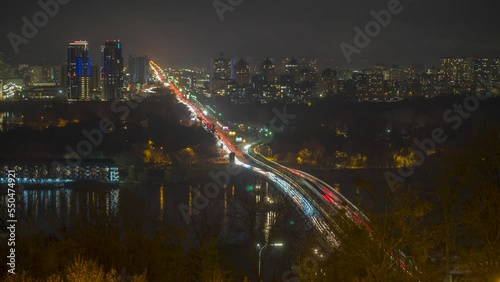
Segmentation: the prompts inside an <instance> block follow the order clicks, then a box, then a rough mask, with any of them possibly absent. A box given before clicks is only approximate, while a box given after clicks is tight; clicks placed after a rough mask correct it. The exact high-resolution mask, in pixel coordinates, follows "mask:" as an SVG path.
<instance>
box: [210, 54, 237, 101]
mask: <svg viewBox="0 0 500 282" xmlns="http://www.w3.org/2000/svg"><path fill="white" fill-rule="evenodd" d="M211 78H212V79H211V85H210V88H211V89H212V90H213V92H216V93H217V94H219V95H225V94H226V93H225V89H226V88H227V85H228V84H229V82H231V80H232V79H233V78H234V62H233V60H231V59H229V58H226V57H224V54H220V56H219V58H216V59H213V60H212V64H211Z"/></svg>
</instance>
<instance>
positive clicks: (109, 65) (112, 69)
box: [101, 40, 123, 101]
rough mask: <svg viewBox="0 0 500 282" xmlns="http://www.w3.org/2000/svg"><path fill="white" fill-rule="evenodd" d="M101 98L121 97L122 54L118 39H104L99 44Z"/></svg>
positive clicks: (112, 98) (115, 98)
mask: <svg viewBox="0 0 500 282" xmlns="http://www.w3.org/2000/svg"><path fill="white" fill-rule="evenodd" d="M101 87H102V96H101V98H102V99H104V100H107V101H113V100H119V99H122V98H123V93H122V89H123V56H122V44H121V43H120V40H106V41H105V42H104V44H103V45H101Z"/></svg>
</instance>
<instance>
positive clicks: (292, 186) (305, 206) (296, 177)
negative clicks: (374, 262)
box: [151, 62, 408, 272]
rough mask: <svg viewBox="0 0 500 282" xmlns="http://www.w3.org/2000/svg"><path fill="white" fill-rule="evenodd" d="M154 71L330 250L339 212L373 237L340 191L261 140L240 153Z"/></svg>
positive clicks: (208, 117)
mask: <svg viewBox="0 0 500 282" xmlns="http://www.w3.org/2000/svg"><path fill="white" fill-rule="evenodd" d="M151 68H152V69H153V71H154V72H155V74H156V76H157V78H158V79H159V80H160V81H161V82H162V83H163V84H164V86H166V87H169V88H170V89H171V90H172V91H173V93H174V94H175V95H176V97H177V99H178V100H179V102H181V103H183V104H185V105H186V106H187V107H188V109H189V110H190V111H191V112H192V114H193V115H194V116H196V117H197V118H198V119H200V121H201V123H202V125H203V126H204V128H205V129H207V130H208V131H209V132H211V133H213V134H214V136H215V138H216V139H217V141H218V142H220V143H222V144H223V148H224V149H225V150H226V152H227V153H228V154H229V153H230V152H234V153H235V155H236V158H235V163H236V164H238V165H241V166H243V167H245V168H247V169H249V170H252V171H254V172H255V173H257V174H260V175H262V176H263V177H264V178H266V179H267V180H268V181H269V182H271V183H273V184H274V185H275V186H276V187H277V188H278V189H280V190H281V191H282V192H283V193H284V194H285V195H286V196H288V197H289V198H290V199H291V200H292V201H293V202H294V203H295V205H296V207H297V208H298V209H300V211H301V212H302V213H303V214H304V215H305V217H306V218H307V219H309V221H310V223H311V224H312V226H313V227H314V228H315V230H316V231H317V232H318V234H319V235H320V236H321V237H322V238H323V239H325V241H326V242H327V243H329V244H330V246H331V247H337V246H338V244H339V240H338V237H337V235H339V234H342V232H343V231H342V230H341V228H340V227H339V226H338V225H337V224H336V220H338V217H337V215H338V214H339V213H343V214H344V215H346V216H347V217H348V218H349V220H350V221H352V222H353V223H354V224H357V225H358V226H360V227H361V228H363V229H365V230H366V231H367V232H369V233H370V235H373V230H372V229H371V228H370V225H369V224H370V221H369V219H368V218H367V217H366V216H365V215H364V214H363V213H362V212H361V211H360V210H359V209H358V208H357V207H356V206H355V205H354V204H352V203H351V202H350V201H349V200H348V199H346V198H345V197H344V196H343V195H342V194H341V193H340V192H338V191H337V190H335V189H334V188H333V187H331V186H330V185H328V184H327V183H325V182H324V181H322V180H321V179H318V178H317V177H314V176H312V175H310V174H308V173H306V172H303V171H300V170H296V169H292V168H288V167H286V166H283V165H281V164H279V163H276V162H273V161H271V160H269V159H267V158H265V157H264V156H262V155H260V154H258V153H257V150H258V148H259V147H260V146H262V145H263V144H264V142H262V141H256V142H253V143H250V144H246V145H243V146H241V149H240V150H238V149H237V148H236V146H235V145H234V144H232V143H231V142H230V141H229V140H228V138H227V137H226V136H225V132H223V131H221V130H220V129H219V128H218V126H217V125H216V122H217V117H215V116H212V115H211V114H210V111H209V110H207V109H206V107H204V106H203V105H202V104H201V103H199V102H198V101H197V100H195V101H193V102H191V101H189V100H187V99H186V98H185V97H184V95H183V94H182V93H181V91H179V89H178V88H177V87H176V85H175V84H174V83H173V82H172V81H169V82H165V81H164V80H165V79H166V78H165V77H164V75H163V73H162V70H161V68H160V67H159V66H158V65H157V64H155V63H154V62H151ZM194 104H196V105H194ZM372 238H373V236H372ZM394 261H398V265H399V266H400V267H401V269H403V270H405V272H408V271H407V266H406V264H405V263H404V261H403V260H402V259H394Z"/></svg>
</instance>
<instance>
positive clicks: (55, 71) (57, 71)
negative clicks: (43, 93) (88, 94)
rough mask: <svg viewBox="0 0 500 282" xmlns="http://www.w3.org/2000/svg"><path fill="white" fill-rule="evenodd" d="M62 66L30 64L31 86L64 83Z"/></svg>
mask: <svg viewBox="0 0 500 282" xmlns="http://www.w3.org/2000/svg"><path fill="white" fill-rule="evenodd" d="M62 76H63V73H62V66H60V65H45V66H43V65H34V66H30V83H29V84H30V86H60V85H62V84H61V83H62Z"/></svg>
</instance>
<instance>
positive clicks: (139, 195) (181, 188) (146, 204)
mask: <svg viewBox="0 0 500 282" xmlns="http://www.w3.org/2000/svg"><path fill="white" fill-rule="evenodd" d="M89 185H90V184H89ZM204 185H205V183H202V182H197V183H191V184H141V185H138V184H127V185H122V186H113V188H102V187H100V188H93V187H89V188H78V189H75V188H73V189H68V188H53V189H28V188H26V189H24V190H21V189H20V190H18V191H19V192H18V207H19V208H18V209H19V210H20V211H18V216H19V217H18V220H19V221H20V222H22V221H24V223H29V224H25V225H26V226H30V228H31V227H32V228H35V229H37V230H41V231H47V232H56V231H54V230H57V229H58V228H60V227H63V226H68V225H71V224H73V223H74V222H75V220H78V219H79V220H86V221H90V222H94V221H96V220H97V219H103V218H110V219H112V220H115V222H117V223H119V224H122V222H124V221H130V222H132V221H134V222H138V223H134V224H137V225H138V226H143V227H146V228H147V227H148V226H149V227H154V228H155V227H159V226H158V225H161V226H164V227H166V226H172V225H174V226H178V227H181V228H184V227H188V228H190V226H189V225H186V222H185V217H184V216H183V214H182V213H181V211H180V209H179V205H180V204H184V205H186V204H187V206H188V207H189V211H187V210H186V211H185V212H187V213H188V214H189V216H193V215H195V216H196V217H199V215H201V216H203V215H204V213H206V215H207V216H209V217H210V218H212V219H213V220H214V224H217V225H219V224H220V227H221V228H220V229H219V230H218V231H219V232H221V233H225V232H227V231H228V229H227V227H228V226H229V225H230V224H229V223H230V222H231V221H232V220H233V219H234V218H235V217H234V215H233V214H232V213H234V210H233V207H235V205H234V204H233V203H236V202H238V201H239V200H240V199H242V197H243V198H246V197H249V198H250V199H253V200H252V201H255V202H254V203H257V202H260V201H266V202H267V203H268V201H269V200H268V196H269V194H270V193H271V192H270V190H271V187H272V186H269V184H268V183H267V182H266V181H265V180H262V179H260V178H258V177H241V179H239V180H238V181H234V182H231V183H229V185H227V186H226V187H225V188H222V187H221V188H220V192H219V193H218V194H217V196H216V197H215V198H209V201H210V203H209V205H208V207H207V208H202V209H201V210H200V208H199V206H203V203H202V202H201V201H200V199H199V197H206V195H204V190H203V188H204ZM20 187H21V186H20ZM249 188H252V189H249ZM253 188H255V189H253ZM0 197H1V200H2V201H3V202H5V200H6V195H5V194H2V195H1V196H0ZM194 201H197V202H199V203H194ZM245 201H246V200H245ZM266 202H262V204H264V203H266ZM193 206H194V207H193ZM236 206H239V205H238V204H236ZM244 207H245V206H244ZM193 209H195V211H193ZM193 213H194V214H193ZM261 216H262V217H261V218H260V219H258V221H259V222H260V223H261V224H262V225H260V224H259V225H260V226H262V229H263V231H264V233H265V234H266V239H267V236H268V233H269V230H270V228H271V227H272V225H273V224H274V221H275V216H276V215H275V214H274V213H273V212H270V213H267V214H266V213H262V214H261Z"/></svg>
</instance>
